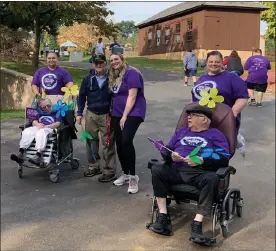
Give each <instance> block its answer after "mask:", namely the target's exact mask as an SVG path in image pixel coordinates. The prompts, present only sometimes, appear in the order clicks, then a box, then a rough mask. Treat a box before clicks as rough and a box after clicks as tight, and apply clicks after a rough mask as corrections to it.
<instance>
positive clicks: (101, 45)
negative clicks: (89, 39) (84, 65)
mask: <svg viewBox="0 0 276 251" xmlns="http://www.w3.org/2000/svg"><path fill="white" fill-rule="evenodd" d="M104 49H105V44H104V43H103V42H101V43H98V42H97V43H96V46H95V54H104Z"/></svg>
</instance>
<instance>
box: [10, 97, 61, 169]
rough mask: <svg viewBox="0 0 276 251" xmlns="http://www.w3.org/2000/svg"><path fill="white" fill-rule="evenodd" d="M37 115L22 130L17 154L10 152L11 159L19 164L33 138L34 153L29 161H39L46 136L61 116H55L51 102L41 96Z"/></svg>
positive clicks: (56, 125) (37, 163)
mask: <svg viewBox="0 0 276 251" xmlns="http://www.w3.org/2000/svg"><path fill="white" fill-rule="evenodd" d="M38 112H39V115H38V117H37V119H36V120H33V121H32V126H31V127H28V128H26V129H25V130H24V131H23V132H22V137H21V140H20V143H19V152H18V154H12V155H11V160H13V161H16V162H17V163H19V164H22V163H23V162H24V159H23V154H24V151H25V149H27V148H29V147H30V145H31V144H32V142H33V140H34V139H35V141H36V142H35V149H36V150H37V153H36V155H35V156H34V157H33V158H30V159H29V162H30V163H32V164H35V165H39V164H40V162H41V153H42V152H43V151H44V149H45V147H46V144H47V137H48V135H49V134H50V133H52V132H53V129H55V128H58V127H59V126H60V124H61V121H62V118H61V117H59V118H57V117H56V112H53V111H52V103H51V100H50V99H48V98H45V99H44V98H42V99H40V101H39V109H38Z"/></svg>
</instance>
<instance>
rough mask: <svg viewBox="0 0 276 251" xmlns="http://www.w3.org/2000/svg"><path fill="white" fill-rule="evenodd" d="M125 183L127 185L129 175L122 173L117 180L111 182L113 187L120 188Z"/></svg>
mask: <svg viewBox="0 0 276 251" xmlns="http://www.w3.org/2000/svg"><path fill="white" fill-rule="evenodd" d="M127 183H129V175H127V174H124V173H123V174H122V175H121V176H120V177H119V178H118V179H117V180H115V181H114V182H113V184H114V185H115V186H122V185H124V184H127Z"/></svg>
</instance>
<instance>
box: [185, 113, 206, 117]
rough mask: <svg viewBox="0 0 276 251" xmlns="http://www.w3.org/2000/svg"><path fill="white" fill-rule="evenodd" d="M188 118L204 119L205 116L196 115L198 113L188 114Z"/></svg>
mask: <svg viewBox="0 0 276 251" xmlns="http://www.w3.org/2000/svg"><path fill="white" fill-rule="evenodd" d="M188 117H191V118H192V117H202V118H204V117H206V116H205V115H202V114H198V113H189V114H188Z"/></svg>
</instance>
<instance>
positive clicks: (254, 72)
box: [244, 55, 271, 84]
mask: <svg viewBox="0 0 276 251" xmlns="http://www.w3.org/2000/svg"><path fill="white" fill-rule="evenodd" d="M244 69H245V70H248V76H247V79H246V82H249V83H254V84H266V83H267V78H268V77H267V71H268V70H270V69H271V65H270V61H269V59H268V58H267V57H264V56H262V55H255V56H252V57H250V58H248V59H247V61H246V62H245V65H244Z"/></svg>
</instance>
